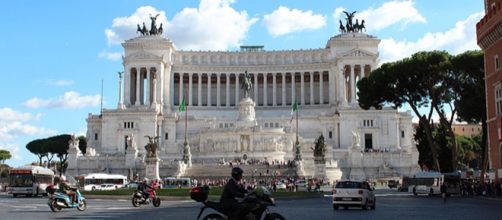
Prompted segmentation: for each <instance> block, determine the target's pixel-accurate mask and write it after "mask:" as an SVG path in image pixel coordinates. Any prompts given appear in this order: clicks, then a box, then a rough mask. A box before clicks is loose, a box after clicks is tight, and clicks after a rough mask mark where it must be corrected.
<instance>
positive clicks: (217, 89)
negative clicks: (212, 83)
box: [216, 73, 221, 107]
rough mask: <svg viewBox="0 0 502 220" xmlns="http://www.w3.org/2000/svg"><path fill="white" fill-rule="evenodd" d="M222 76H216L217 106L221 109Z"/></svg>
mask: <svg viewBox="0 0 502 220" xmlns="http://www.w3.org/2000/svg"><path fill="white" fill-rule="evenodd" d="M220 76H221V74H220V73H218V74H216V106H218V107H220Z"/></svg>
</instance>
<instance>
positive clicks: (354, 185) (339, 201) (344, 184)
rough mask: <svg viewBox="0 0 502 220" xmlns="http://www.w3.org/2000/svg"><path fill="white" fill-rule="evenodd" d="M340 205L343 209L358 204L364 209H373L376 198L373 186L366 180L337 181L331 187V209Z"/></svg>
mask: <svg viewBox="0 0 502 220" xmlns="http://www.w3.org/2000/svg"><path fill="white" fill-rule="evenodd" d="M340 206H343V208H344V209H347V208H348V207H350V206H359V207H362V208H363V209H365V210H366V209H368V208H371V209H375V208H376V198H375V193H374V191H373V187H371V186H370V184H369V183H368V182H366V181H353V180H342V181H339V182H338V183H336V185H335V188H334V189H333V209H335V210H337V209H338V208H339V207H340Z"/></svg>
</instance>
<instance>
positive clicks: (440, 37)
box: [379, 12, 484, 63]
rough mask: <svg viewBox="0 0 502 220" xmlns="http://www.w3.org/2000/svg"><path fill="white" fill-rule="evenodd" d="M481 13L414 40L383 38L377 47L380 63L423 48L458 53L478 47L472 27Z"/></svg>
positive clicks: (402, 56) (481, 15) (405, 55)
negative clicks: (443, 30) (446, 28)
mask: <svg viewBox="0 0 502 220" xmlns="http://www.w3.org/2000/svg"><path fill="white" fill-rule="evenodd" d="M483 15H484V13H483V12H478V13H474V14H471V15H469V17H468V18H466V19H465V20H462V21H458V22H457V23H456V24H455V27H453V28H451V29H449V30H447V31H445V32H435V33H430V32H429V33H426V34H425V35H424V36H423V37H421V38H420V39H418V40H417V41H414V42H413V41H406V40H405V41H396V40H394V39H393V38H388V39H383V40H382V41H381V43H380V47H379V50H380V52H381V53H380V55H381V56H380V59H381V63H385V62H390V61H395V60H399V59H402V58H404V57H408V56H410V55H412V54H413V53H415V52H418V51H424V50H425V51H428V50H446V51H448V52H449V53H452V54H458V53H461V52H464V51H466V50H475V49H479V47H478V45H477V43H476V29H475V28H474V27H475V26H476V22H478V21H479V20H480V19H481V18H482V17H483Z"/></svg>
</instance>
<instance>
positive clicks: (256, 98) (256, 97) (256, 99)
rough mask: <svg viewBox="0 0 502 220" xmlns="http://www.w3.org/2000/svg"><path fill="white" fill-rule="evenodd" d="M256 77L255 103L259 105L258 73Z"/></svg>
mask: <svg viewBox="0 0 502 220" xmlns="http://www.w3.org/2000/svg"><path fill="white" fill-rule="evenodd" d="M253 75H254V101H255V102H256V104H258V73H255V74H253Z"/></svg>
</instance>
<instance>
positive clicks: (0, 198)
mask: <svg viewBox="0 0 502 220" xmlns="http://www.w3.org/2000/svg"><path fill="white" fill-rule="evenodd" d="M46 202H47V198H42V197H38V198H24V197H18V198H12V197H10V196H7V195H5V194H0V219H2V220H3V219H6V220H7V219H8V220H25V219H26V220H30V219H34V220H42V219H120V220H128V219H151V220H153V219H155V220H157V219H180V220H182V219H191V220H193V219H196V217H197V214H198V212H199V210H200V207H201V206H202V205H201V204H200V203H196V202H193V201H162V204H161V206H160V207H159V208H154V207H153V206H152V205H148V206H141V207H139V208H135V207H133V206H132V205H131V202H130V200H129V199H88V201H87V204H88V209H87V210H85V211H83V212H79V211H77V210H76V209H63V210H62V211H61V212H59V213H53V212H51V210H50V209H49V207H48V206H47V204H46ZM271 210H272V211H274V212H278V213H280V214H282V215H283V216H284V217H286V219H288V220H296V219H297V220H302V219H309V220H314V219H392V220H404V219H454V220H462V219H469V220H470V219H476V220H478V219H479V220H482V219H500V218H501V216H502V198H485V197H474V198H460V197H452V198H449V199H448V200H447V203H446V204H443V202H442V200H441V198H438V197H432V198H431V197H427V196H419V197H414V196H411V195H409V194H403V193H397V192H395V191H391V190H377V207H376V210H361V209H360V208H350V209H349V210H343V209H341V210H336V211H335V210H333V208H332V205H331V201H330V198H329V197H325V198H309V199H305V198H302V199H284V200H278V201H277V206H276V207H272V208H271ZM208 213H209V212H207V211H206V214H208Z"/></svg>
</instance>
